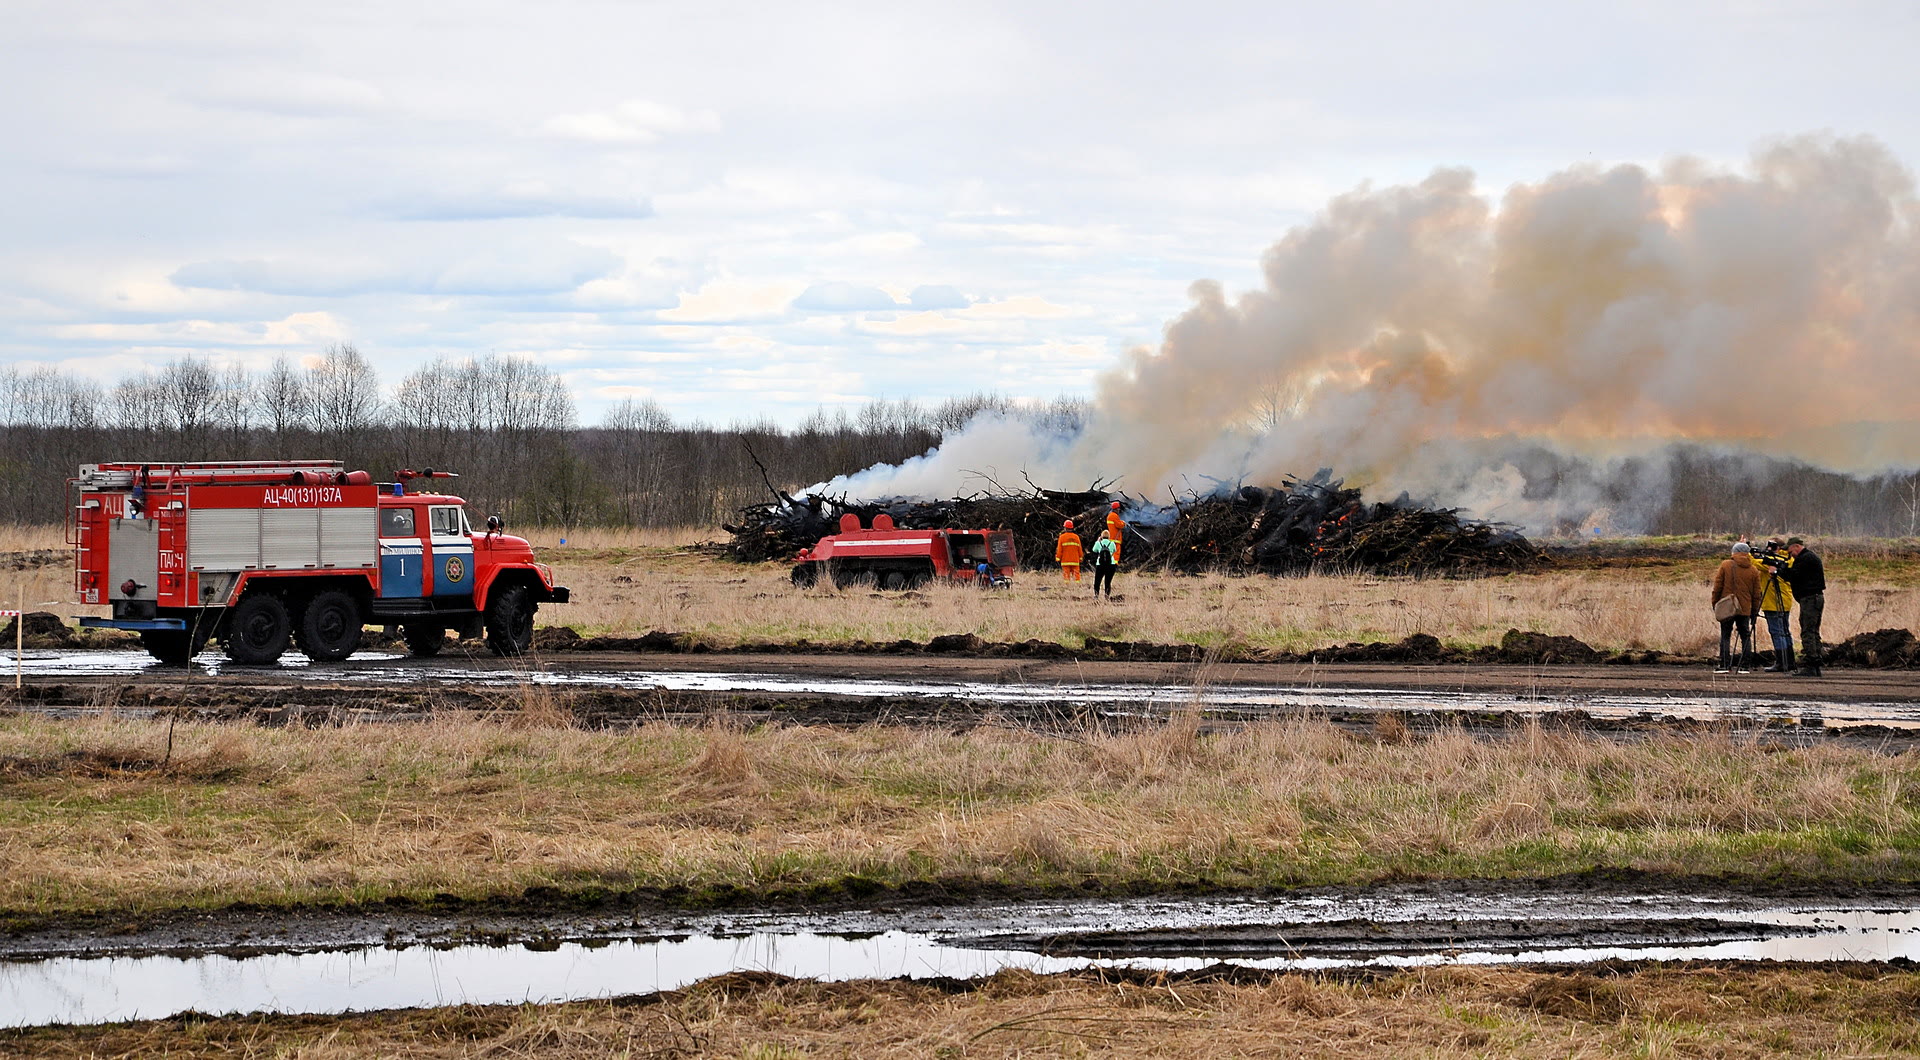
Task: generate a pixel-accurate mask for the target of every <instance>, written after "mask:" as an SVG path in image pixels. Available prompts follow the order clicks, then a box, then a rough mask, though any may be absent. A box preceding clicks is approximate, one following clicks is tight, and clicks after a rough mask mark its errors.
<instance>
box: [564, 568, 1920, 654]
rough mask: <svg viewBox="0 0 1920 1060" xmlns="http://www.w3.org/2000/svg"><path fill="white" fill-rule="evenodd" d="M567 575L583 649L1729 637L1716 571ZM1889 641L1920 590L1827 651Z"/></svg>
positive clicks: (1915, 625)
mask: <svg viewBox="0 0 1920 1060" xmlns="http://www.w3.org/2000/svg"><path fill="white" fill-rule="evenodd" d="M550 558H551V559H552V562H553V563H554V564H555V569H556V570H557V571H558V572H559V576H560V577H561V578H562V579H563V580H565V581H567V582H568V583H569V584H570V585H571V586H572V588H573V590H574V600H575V601H576V602H575V603H572V604H568V605H566V606H564V607H551V608H547V609H545V610H543V611H542V612H541V620H542V621H543V622H545V623H550V624H554V625H569V626H573V627H574V628H576V629H578V630H580V631H581V632H583V633H611V632H632V631H644V630H649V629H665V630H674V631H679V632H688V633H692V634H695V635H697V636H699V637H702V638H704V639H707V640H709V641H711V642H713V643H715V644H716V645H737V644H740V643H744V642H750V641H756V640H770V641H788V640H797V639H802V638H804V639H807V640H811V641H815V642H835V641H852V640H865V641H871V642H887V641H893V640H899V639H903V638H904V639H909V640H916V641H925V640H926V639H928V638H929V637H932V636H936V635H939V634H943V633H968V632H970V633H976V634H978V635H980V636H982V637H985V638H987V639H988V640H1002V641H1020V640H1026V639H1028V638H1038V639H1041V640H1048V641H1057V642H1060V643H1065V644H1069V645H1075V646H1077V645H1078V644H1080V643H1082V642H1083V641H1084V640H1085V638H1087V637H1089V636H1093V637H1101V638H1104V639H1107V640H1133V641H1151V642H1155V643H1189V644H1200V645H1205V646H1208V647H1215V646H1219V647H1238V648H1278V649H1285V650H1292V651H1302V650H1308V649H1313V648H1319V647H1325V646H1328V645H1333V644H1343V643H1346V642H1349V641H1363V642H1364V641H1375V640H1389V641H1393V640H1399V639H1401V638H1403V637H1406V636H1408V635H1410V634H1413V633H1426V634H1430V635H1432V636H1436V637H1439V638H1440V639H1441V640H1443V641H1446V642H1447V643H1449V644H1453V645H1456V646H1462V647H1470V646H1475V645H1481V644H1496V643H1498V642H1499V640H1500V637H1501V635H1502V634H1504V633H1505V632H1506V631H1507V630H1509V629H1521V630H1533V631H1538V632H1541V633H1548V634H1553V635H1566V636H1573V637H1578V638H1580V639H1581V640H1583V641H1585V642H1587V643H1588V644H1591V645H1593V646H1594V647H1597V648H1605V649H1613V650H1624V649H1633V650H1644V649H1656V650H1659V651H1664V652H1669V653H1673V654H1680V655H1704V654H1708V653H1710V652H1712V651H1717V650H1718V645H1719V639H1718V638H1719V626H1718V624H1717V623H1716V622H1715V621H1714V620H1713V617H1712V616H1711V615H1710V614H1709V613H1708V609H1707V600H1708V591H1707V580H1708V578H1709V577H1710V576H1711V574H1712V571H1713V567H1714V565H1715V563H1716V562H1717V561H1710V560H1703V561H1700V562H1699V563H1698V564H1697V567H1698V569H1697V570H1692V569H1689V568H1685V567H1683V568H1679V569H1673V568H1658V569H1655V570H1652V571H1649V570H1645V569H1637V568H1613V569H1596V570H1591V571H1566V570H1559V571H1548V572H1542V573H1537V574H1516V575H1504V576H1499V577H1492V578H1481V579H1473V580H1449V579H1441V578H1432V579H1414V578H1404V579H1386V578H1379V577H1369V576H1355V575H1334V574H1314V575H1308V576H1305V577H1299V578H1268V577H1244V578H1242V577H1228V576H1224V575H1201V576H1196V577H1185V576H1174V575H1161V574H1138V573H1132V572H1123V573H1122V574H1121V575H1120V577H1119V580H1118V593H1119V595H1118V597H1116V598H1115V599H1113V600H1111V601H1108V600H1102V599H1095V598H1094V597H1092V596H1091V595H1090V593H1089V591H1088V589H1087V588H1086V587H1085V585H1084V584H1083V585H1082V586H1079V587H1069V586H1067V585H1066V584H1064V583H1062V582H1060V581H1059V580H1058V579H1057V577H1055V576H1053V575H1050V574H1048V573H1046V572H1032V573H1028V574H1026V575H1023V576H1022V577H1021V578H1020V580H1019V582H1018V584H1016V585H1015V587H1014V588H1013V590H1012V591H1010V592H995V593H981V592H977V591H974V590H970V589H966V588H960V587H953V586H946V585H940V584H934V585H930V586H928V587H926V588H925V589H923V590H920V591H918V592H914V593H904V594H902V593H879V592H873V591H868V590H858V589H849V590H845V591H840V590H834V589H830V588H824V587H817V588H814V589H811V590H807V591H804V592H802V591H799V590H796V589H794V588H793V587H792V586H791V585H790V584H788V580H787V568H786V567H785V566H782V565H758V566H744V565H739V564H733V563H728V562H726V561H723V560H720V559H716V558H713V557H711V556H706V555H697V554H684V553H683V554H680V555H664V554H662V552H661V551H656V550H635V551H632V552H624V553H622V552H614V553H607V552H601V553H591V554H582V555H579V556H577V557H569V556H568V555H567V554H565V553H564V552H560V553H553V554H550ZM1840 565H1841V564H1839V563H1836V564H1835V565H1834V566H1840ZM1837 576H1838V572H1836V580H1837ZM1086 584H1090V583H1086ZM1889 626H1893V627H1901V628H1906V629H1915V630H1920V587H1917V586H1913V585H1902V584H1890V583H1888V582H1884V581H1868V582H1858V583H1852V584H1841V585H1836V587H1835V589H1834V591H1831V592H1829V593H1828V599H1827V612H1826V620H1825V628H1824V631H1825V636H1826V639H1827V641H1828V643H1830V644H1831V643H1838V642H1840V641H1841V640H1844V639H1846V638H1847V637H1849V636H1852V635H1853V634H1855V633H1860V632H1865V631H1871V630H1876V629H1882V628H1886V627H1889ZM1759 646H1762V647H1764V646H1765V645H1764V644H1762V645H1759Z"/></svg>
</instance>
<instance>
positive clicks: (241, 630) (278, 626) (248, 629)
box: [224, 592, 293, 666]
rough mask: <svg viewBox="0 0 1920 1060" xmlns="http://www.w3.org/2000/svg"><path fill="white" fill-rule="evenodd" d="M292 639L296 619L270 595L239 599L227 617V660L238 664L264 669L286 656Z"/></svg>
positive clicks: (250, 594) (264, 593) (262, 594)
mask: <svg viewBox="0 0 1920 1060" xmlns="http://www.w3.org/2000/svg"><path fill="white" fill-rule="evenodd" d="M292 639H293V620H292V619H291V618H290V617H288V615H287V605H286V604H285V602H283V601H282V600H281V599H280V598H279V597H278V596H275V595H274V594H272V593H269V592H252V593H248V594H247V595H245V596H243V597H241V598H240V602H239V603H237V604H235V605H234V607H233V613H232V614H230V615H228V616H227V634H226V637H225V638H224V640H225V642H226V649H227V658H229V659H232V660H233V661H234V662H237V663H246V664H248V665H252V666H264V665H266V664H268V663H272V662H276V661H278V660H279V658H280V656H281V655H283V654H285V653H286V650H287V643H288V641H290V640H292Z"/></svg>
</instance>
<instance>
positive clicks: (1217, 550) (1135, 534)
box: [722, 470, 1544, 575]
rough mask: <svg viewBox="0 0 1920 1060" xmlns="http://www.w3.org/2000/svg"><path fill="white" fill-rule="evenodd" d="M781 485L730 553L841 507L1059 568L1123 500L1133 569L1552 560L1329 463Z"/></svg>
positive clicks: (774, 555)
mask: <svg viewBox="0 0 1920 1060" xmlns="http://www.w3.org/2000/svg"><path fill="white" fill-rule="evenodd" d="M775 493H776V494H777V496H778V497H779V498H780V499H779V500H778V501H775V502H769V503H766V504H757V505H751V506H748V507H746V508H742V509H740V514H741V517H740V519H739V520H738V521H737V522H732V523H727V524H725V525H724V526H723V527H722V529H724V530H726V531H727V532H728V533H730V534H732V535H733V540H732V541H731V542H730V543H729V544H728V545H727V546H726V551H727V554H728V555H730V556H732V557H733V558H734V559H737V560H741V561H744V562H754V563H758V562H766V561H770V560H791V559H793V557H794V556H795V555H796V554H797V553H799V552H800V551H801V550H802V549H806V548H811V547H813V545H814V544H815V543H817V542H818V541H819V540H820V538H822V537H825V536H827V535H828V534H833V533H837V532H838V531H839V523H840V517H841V516H842V515H843V514H846V513H849V512H851V513H853V514H855V515H858V516H859V517H860V524H861V525H862V526H871V525H872V524H873V517H874V516H875V515H878V514H880V513H882V512H885V513H886V514H887V515H889V516H891V517H892V518H893V522H894V525H896V526H898V527H900V528H901V529H905V530H935V529H941V528H947V527H952V528H957V529H973V530H978V529H987V530H1011V531H1013V534H1014V542H1015V545H1016V547H1017V549H1018V550H1019V555H1020V565H1021V566H1022V567H1025V568H1028V569H1041V568H1046V567H1051V566H1053V549H1054V542H1055V540H1056V539H1057V538H1058V537H1059V534H1060V530H1061V523H1062V521H1063V520H1066V519H1072V520H1074V521H1075V523H1076V525H1077V526H1078V527H1079V529H1080V535H1081V539H1082V540H1083V541H1084V542H1086V543H1087V544H1088V545H1089V546H1090V545H1091V544H1092V543H1093V541H1095V540H1096V539H1098V538H1099V536H1100V531H1101V530H1102V529H1104V527H1105V523H1104V520H1105V517H1106V514H1107V510H1108V505H1109V503H1110V502H1112V501H1116V500H1117V501H1120V502H1122V504H1123V509H1122V514H1123V515H1124V516H1125V517H1126V519H1127V521H1128V529H1127V533H1126V537H1125V540H1124V541H1123V542H1122V548H1121V554H1122V557H1123V560H1124V565H1125V566H1126V567H1129V568H1133V569H1157V570H1170V571H1178V572H1182V573H1190V574H1192V573H1200V572H1203V571H1224V572H1228V573H1242V574H1244V573H1254V572H1260V573H1267V574H1293V573H1301V572H1304V571H1308V570H1312V569H1316V568H1317V569H1321V570H1341V571H1370V572H1375V573H1381V574H1450V575H1460V574H1483V573H1497V572H1503V571H1511V570H1522V569H1527V568H1530V567H1534V566H1537V565H1539V564H1540V563H1542V562H1544V555H1543V553H1542V552H1541V551H1540V549H1539V548H1538V547H1537V546H1535V545H1534V544H1533V542H1531V541H1529V540H1527V538H1526V537H1524V536H1523V535H1521V534H1520V533H1519V532H1518V531H1517V530H1515V529H1513V528H1512V527H1508V526H1502V525H1500V524H1497V523H1486V522H1479V521H1475V520H1469V519H1462V518H1461V517H1460V513H1459V511H1458V510H1457V509H1452V508H1432V507H1427V506H1425V505H1420V504H1416V503H1414V502H1412V501H1410V500H1409V499H1408V498H1407V497H1406V496H1405V495H1402V496H1401V497H1400V498H1398V499H1397V500H1394V501H1390V502H1384V503H1368V502H1367V501H1365V500H1363V499H1362V498H1361V495H1360V491H1359V490H1357V489H1348V488H1346V487H1345V486H1344V484H1343V483H1342V482H1341V481H1339V480H1335V479H1333V478H1331V476H1330V473H1329V472H1327V471H1324V470H1323V471H1321V472H1320V473H1319V474H1317V475H1315V476H1314V477H1313V478H1311V479H1307V480H1304V481H1302V480H1296V479H1293V478H1288V479H1286V480H1285V481H1284V483H1283V484H1282V485H1279V486H1242V487H1240V488H1238V489H1229V490H1221V491H1216V492H1213V493H1209V494H1204V495H1202V494H1199V493H1193V494H1190V495H1189V496H1187V497H1186V498H1179V497H1176V498H1174V502H1173V503H1172V504H1171V505H1165V506H1156V505H1152V504H1148V503H1146V502H1144V501H1141V500H1139V499H1136V498H1129V497H1127V496H1125V495H1124V494H1120V493H1109V492H1107V491H1106V490H1105V489H1103V488H1100V487H1099V486H1097V485H1096V486H1095V487H1094V488H1091V489H1087V490H1082V491H1079V492H1063V491H1059V490H1047V489H1040V488H1038V487H1034V488H1032V489H1031V490H1030V491H1029V492H1026V493H1022V494H997V495H981V496H973V497H956V498H953V499H951V500H938V501H924V500H907V499H904V498H896V499H892V500H885V501H874V502H860V503H852V502H848V501H847V500H846V499H845V498H844V497H842V498H837V499H836V498H831V497H814V496H807V497H799V498H795V497H793V496H791V495H789V494H787V493H785V492H782V491H778V490H776V491H775Z"/></svg>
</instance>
